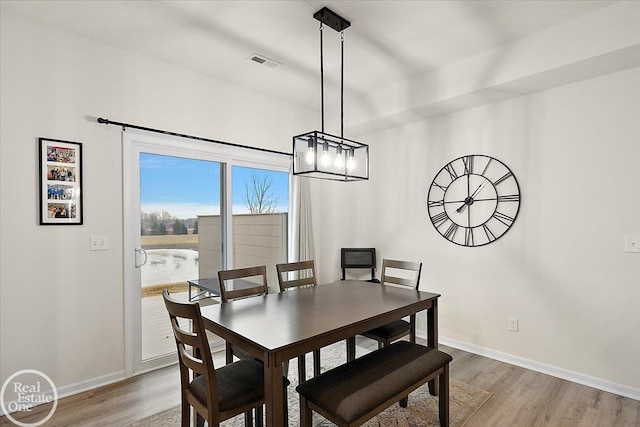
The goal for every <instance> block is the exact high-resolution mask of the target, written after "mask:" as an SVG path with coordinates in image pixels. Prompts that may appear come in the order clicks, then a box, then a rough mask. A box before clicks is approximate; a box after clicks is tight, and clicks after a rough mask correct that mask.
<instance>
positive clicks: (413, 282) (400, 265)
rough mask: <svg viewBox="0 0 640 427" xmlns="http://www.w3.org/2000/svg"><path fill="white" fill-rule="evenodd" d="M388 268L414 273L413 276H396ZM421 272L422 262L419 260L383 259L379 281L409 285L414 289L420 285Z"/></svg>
mask: <svg viewBox="0 0 640 427" xmlns="http://www.w3.org/2000/svg"><path fill="white" fill-rule="evenodd" d="M389 270H405V271H409V272H412V273H413V274H414V278H407V277H397V276H396V275H395V274H397V273H391V272H389ZM421 272H422V263H421V262H410V261H397V260H392V259H383V260H382V277H381V278H380V283H382V284H384V283H393V284H396V285H401V286H409V287H413V288H414V289H416V290H417V289H418V287H419V286H420V274H421ZM392 274H394V275H392Z"/></svg>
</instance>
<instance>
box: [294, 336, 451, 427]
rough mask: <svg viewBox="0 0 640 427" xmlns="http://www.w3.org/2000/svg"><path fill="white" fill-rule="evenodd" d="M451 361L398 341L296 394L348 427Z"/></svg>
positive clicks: (330, 372)
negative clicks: (390, 397) (419, 379)
mask: <svg viewBox="0 0 640 427" xmlns="http://www.w3.org/2000/svg"><path fill="white" fill-rule="evenodd" d="M451 360H452V359H451V356H449V355H448V354H446V353H443V352H440V351H438V350H433V349H431V348H428V347H424V346H420V345H416V344H411V343H408V342H405V341H400V342H397V343H395V344H392V345H390V346H388V347H384V348H382V349H381V350H378V351H375V352H373V353H369V354H367V355H365V356H362V357H361V358H359V359H355V360H354V361H352V362H349V363H347V364H345V365H342V366H339V367H337V368H334V369H332V370H330V371H328V372H325V373H324V374H322V375H321V376H319V377H316V378H313V379H311V380H309V381H307V382H305V383H303V384H300V385H299V386H298V387H296V390H297V391H298V393H300V395H303V396H304V397H305V398H306V399H307V400H308V401H309V402H312V403H314V404H315V405H317V406H318V407H320V408H323V409H325V410H327V411H329V412H330V413H332V414H334V415H336V416H337V417H339V418H340V419H341V420H343V421H345V422H346V423H347V424H350V423H352V422H353V421H355V420H356V419H358V418H359V417H361V416H362V415H363V414H366V413H368V412H369V411H371V410H373V409H375V408H376V407H378V406H380V405H382V404H383V403H384V402H385V401H386V400H387V399H389V396H394V395H396V394H398V393H400V392H402V391H403V390H405V389H407V388H409V387H410V386H411V385H412V384H414V383H415V382H416V379H418V378H423V377H428V376H429V375H430V374H431V373H432V372H434V371H436V370H437V369H439V368H441V367H442V366H444V365H446V364H448V363H449V362H450V361H451Z"/></svg>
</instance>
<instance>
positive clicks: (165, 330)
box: [123, 132, 289, 375]
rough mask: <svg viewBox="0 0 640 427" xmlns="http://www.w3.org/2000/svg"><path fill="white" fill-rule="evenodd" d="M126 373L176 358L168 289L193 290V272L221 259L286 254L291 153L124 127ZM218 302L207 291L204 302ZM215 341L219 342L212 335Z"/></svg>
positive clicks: (274, 258) (236, 264)
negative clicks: (190, 286)
mask: <svg viewBox="0 0 640 427" xmlns="http://www.w3.org/2000/svg"><path fill="white" fill-rule="evenodd" d="M123 144H124V152H125V165H124V186H125V189H124V193H125V200H124V218H125V260H124V264H125V308H126V310H125V329H126V334H125V335H126V353H127V374H128V375H132V374H135V373H141V372H145V371H148V370H150V369H154V368H157V367H160V366H165V365H167V364H170V363H173V362H175V360H176V355H175V341H174V339H173V335H172V332H171V329H170V325H169V321H168V316H167V314H166V309H165V308H164V303H163V301H162V296H161V292H162V290H163V289H169V292H170V293H171V294H172V296H174V297H175V298H177V299H179V300H184V301H187V300H188V299H189V293H188V281H189V280H192V279H203V278H208V277H216V275H217V272H218V270H220V269H223V268H240V267H245V266H254V265H266V266H267V270H268V271H269V272H270V274H269V278H268V279H269V282H270V286H271V287H272V288H275V289H277V286H278V285H277V279H276V276H275V264H277V263H279V262H286V260H287V247H288V210H289V174H288V159H286V158H285V159H283V158H282V157H284V156H277V155H263V154H262V153H258V154H256V153H254V152H252V150H246V149H239V148H229V147H224V146H222V147H220V146H217V145H216V144H211V143H204V142H200V141H193V140H186V139H181V138H175V137H158V136H155V135H148V134H142V133H140V134H138V133H129V132H127V133H123ZM212 303H217V301H216V300H214V299H209V298H206V299H204V300H202V302H201V304H212ZM210 341H211V343H212V346H215V345H221V344H222V343H221V342H220V341H219V340H218V339H217V337H215V336H213V335H212V336H210Z"/></svg>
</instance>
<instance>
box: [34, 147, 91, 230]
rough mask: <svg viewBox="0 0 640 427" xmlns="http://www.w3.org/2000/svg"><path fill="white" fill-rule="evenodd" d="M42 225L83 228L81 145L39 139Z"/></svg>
mask: <svg viewBox="0 0 640 427" xmlns="http://www.w3.org/2000/svg"><path fill="white" fill-rule="evenodd" d="M38 141H39V144H40V156H39V159H40V161H39V163H40V224H41V225H80V224H82V144H81V143H79V142H71V141H62V140H59V139H49V138H38Z"/></svg>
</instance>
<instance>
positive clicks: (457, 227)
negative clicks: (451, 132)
mask: <svg viewBox="0 0 640 427" xmlns="http://www.w3.org/2000/svg"><path fill="white" fill-rule="evenodd" d="M519 209H520V186H519V185H518V181H517V180H516V177H515V176H514V175H513V172H511V170H510V169H509V168H508V167H507V166H506V165H505V164H504V163H502V162H501V161H500V160H497V159H495V158H493V157H490V156H484V155H481V154H472V155H469V156H463V157H459V158H457V159H455V160H452V161H451V162H449V163H447V164H446V165H445V166H444V167H443V168H442V169H440V171H439V172H438V174H437V175H436V176H435V178H434V179H433V182H432V183H431V186H430V187H429V193H428V194H427V211H428V213H429V218H431V222H432V223H433V226H434V227H435V228H436V230H437V231H438V233H440V234H441V235H442V236H443V237H444V238H445V239H447V240H449V241H450V242H452V243H455V244H457V245H461V246H484V245H487V244H489V243H492V242H495V241H496V240H498V239H499V238H500V237H501V236H503V235H504V234H505V233H506V232H507V231H508V230H509V228H511V226H512V225H513V223H514V221H515V220H516V217H517V216H518V211H519Z"/></svg>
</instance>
